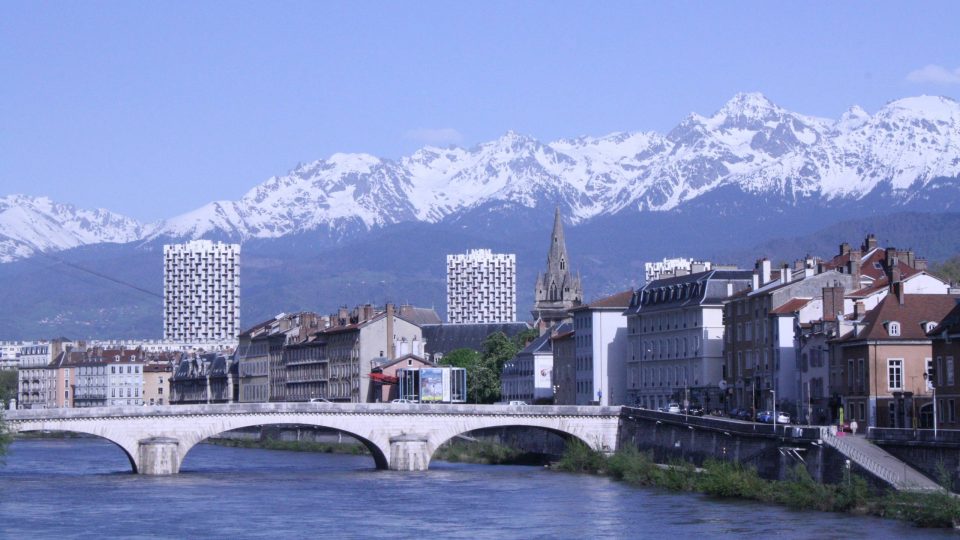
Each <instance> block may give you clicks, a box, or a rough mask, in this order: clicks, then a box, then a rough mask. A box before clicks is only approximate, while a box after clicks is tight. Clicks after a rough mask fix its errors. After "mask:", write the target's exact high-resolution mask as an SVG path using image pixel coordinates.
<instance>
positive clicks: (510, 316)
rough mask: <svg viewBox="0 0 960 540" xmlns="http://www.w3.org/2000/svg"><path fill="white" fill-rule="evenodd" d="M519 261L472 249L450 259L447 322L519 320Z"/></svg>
mask: <svg viewBox="0 0 960 540" xmlns="http://www.w3.org/2000/svg"><path fill="white" fill-rule="evenodd" d="M516 278H517V257H516V255H514V254H512V253H511V254H504V253H493V252H491V251H490V250H489V249H471V250H470V251H468V252H466V253H464V254H459V253H458V254H456V255H447V320H448V321H449V322H451V323H499V322H516V320H517V279H516Z"/></svg>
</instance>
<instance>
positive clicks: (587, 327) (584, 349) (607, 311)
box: [570, 289, 633, 406]
mask: <svg viewBox="0 0 960 540" xmlns="http://www.w3.org/2000/svg"><path fill="white" fill-rule="evenodd" d="M632 297H633V289H631V290H628V291H624V292H621V293H617V294H614V295H612V296H608V297H606V298H601V299H599V300H596V301H594V302H591V303H590V304H587V305H584V306H580V307H577V308H574V309H572V310H571V311H570V313H571V314H572V315H573V332H574V356H575V358H576V360H575V366H576V375H575V381H576V382H575V388H576V396H577V397H576V404H577V405H604V406H606V405H623V404H625V403H627V363H626V356H627V341H628V337H627V317H626V314H625V313H624V310H626V309H627V307H629V305H630V299H631V298H632Z"/></svg>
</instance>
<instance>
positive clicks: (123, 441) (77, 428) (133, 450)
mask: <svg viewBox="0 0 960 540" xmlns="http://www.w3.org/2000/svg"><path fill="white" fill-rule="evenodd" d="M94 427H95V426H90V427H87V426H84V425H82V424H80V425H71V426H62V427H49V426H30V425H26V426H23V427H17V428H16V432H17V433H37V432H41V433H43V432H56V433H76V434H77V435H89V436H92V437H96V438H97V439H102V440H105V441H107V442H109V443H112V444H113V445H115V446H117V447H118V448H120V450H122V451H123V455H124V456H126V457H127V461H128V462H129V463H130V470H131V471H132V472H133V473H137V472H138V471H139V470H140V463H139V460H138V456H137V444H136V443H133V444H131V441H129V440H128V439H127V438H126V437H123V436H118V435H114V434H110V433H104V432H103V430H101V429H93V428H94Z"/></svg>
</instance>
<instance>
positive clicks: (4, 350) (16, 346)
mask: <svg viewBox="0 0 960 540" xmlns="http://www.w3.org/2000/svg"><path fill="white" fill-rule="evenodd" d="M29 345H34V343H32V342H29V341H0V370H5V369H17V368H18V367H19V366H20V350H21V349H22V348H23V347H26V346H29Z"/></svg>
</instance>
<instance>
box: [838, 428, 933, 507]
mask: <svg viewBox="0 0 960 540" xmlns="http://www.w3.org/2000/svg"><path fill="white" fill-rule="evenodd" d="M821 438H822V440H823V442H824V443H826V444H827V445H829V446H831V447H833V448H834V449H836V450H837V451H838V452H840V453H841V454H843V455H845V456H847V459H849V460H850V461H852V462H853V463H856V464H857V465H859V466H860V467H862V468H864V469H866V470H867V471H869V472H870V473H872V474H873V475H874V476H876V477H878V478H880V479H881V480H883V481H885V482H887V483H888V484H890V485H891V486H892V487H893V488H894V489H897V490H900V491H938V490H941V489H942V488H941V487H940V486H939V485H938V484H937V483H936V482H934V481H933V480H931V479H929V478H927V477H926V476H924V475H923V474H922V473H920V472H919V471H917V470H916V469H914V468H913V467H911V466H909V465H907V464H906V463H904V462H903V461H900V460H899V459H897V458H896V457H894V456H893V455H891V454H890V453H888V452H887V451H886V450H884V449H883V448H880V447H879V446H877V445H875V444H873V443H872V442H870V441H868V440H867V439H866V438H865V437H863V436H859V435H849V434H842V435H833V434H831V433H830V430H829V429H828V428H823V430H822V433H821Z"/></svg>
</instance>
